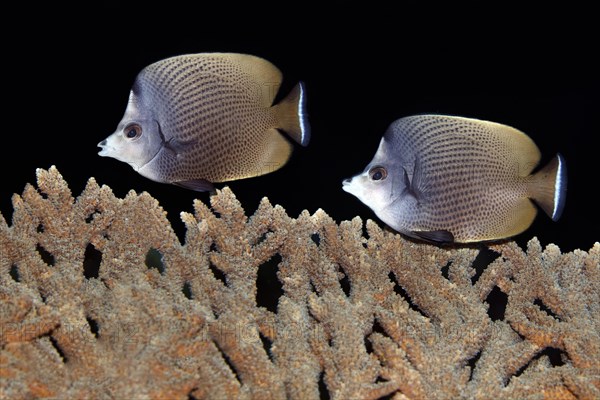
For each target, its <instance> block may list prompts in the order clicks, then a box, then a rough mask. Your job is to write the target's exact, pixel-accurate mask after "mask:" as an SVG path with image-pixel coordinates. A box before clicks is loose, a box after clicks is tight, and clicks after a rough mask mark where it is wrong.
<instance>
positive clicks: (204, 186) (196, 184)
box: [173, 179, 215, 192]
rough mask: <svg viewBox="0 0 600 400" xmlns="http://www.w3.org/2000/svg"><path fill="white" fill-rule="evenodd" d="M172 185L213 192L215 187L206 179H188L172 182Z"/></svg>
mask: <svg viewBox="0 0 600 400" xmlns="http://www.w3.org/2000/svg"><path fill="white" fill-rule="evenodd" d="M173 184H174V185H177V186H181V187H182V188H186V189H190V190H195V191H196V192H214V191H215V187H214V186H213V184H212V183H211V182H209V181H207V180H206V179H192V180H189V181H179V182H173Z"/></svg>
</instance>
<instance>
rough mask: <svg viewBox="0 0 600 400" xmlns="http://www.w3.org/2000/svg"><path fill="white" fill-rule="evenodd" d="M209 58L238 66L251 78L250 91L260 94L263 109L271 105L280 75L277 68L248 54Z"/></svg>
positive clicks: (216, 54) (212, 54)
mask: <svg viewBox="0 0 600 400" xmlns="http://www.w3.org/2000/svg"><path fill="white" fill-rule="evenodd" d="M210 56H211V57H213V58H220V59H222V60H227V61H229V62H230V63H232V64H235V65H237V66H239V67H240V68H241V69H242V70H243V71H244V72H245V73H247V74H248V75H250V76H251V77H252V85H253V86H255V87H251V88H250V89H251V90H256V92H257V93H260V98H261V103H262V105H264V106H265V107H271V106H272V105H273V99H275V96H276V95H277V92H278V91H279V86H280V85H281V79H282V74H281V71H280V70H279V68H277V67H276V66H275V65H273V64H271V63H270V62H269V61H267V60H265V59H264V58H260V57H257V56H253V55H250V54H237V53H211V54H210Z"/></svg>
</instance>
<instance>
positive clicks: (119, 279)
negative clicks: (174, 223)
mask: <svg viewBox="0 0 600 400" xmlns="http://www.w3.org/2000/svg"><path fill="white" fill-rule="evenodd" d="M37 174H38V189H36V188H34V187H33V186H30V185H28V186H27V187H26V188H25V190H24V192H23V194H22V196H16V195H15V196H14V198H13V204H14V214H13V220H12V224H11V225H10V226H9V225H8V224H7V222H6V221H5V220H4V218H2V217H1V216H0V304H1V311H0V323H1V330H0V345H1V351H0V379H1V380H0V397H2V398H44V397H51V398H74V399H75V398H95V399H109V398H131V399H134V398H157V399H167V398H168V399H204V398H216V399H220V398H239V399H246V398H259V399H263V398H273V399H284V398H292V399H317V398H320V397H327V396H329V397H330V398H333V399H348V398H357V399H358V398H361V399H376V398H380V397H384V396H389V397H390V398H394V399H450V398H452V399H460V398H464V399H489V398H503V399H511V398H513V399H516V398H518V399H523V398H536V399H538V398H548V399H550V398H564V399H571V398H582V399H592V398H600V362H599V360H600V329H599V328H600V267H599V264H600V244H598V243H596V244H595V245H594V247H593V248H592V249H591V250H590V251H589V252H584V251H579V250H577V251H574V252H572V253H567V254H561V252H560V250H559V249H558V248H557V247H556V246H554V245H549V246H547V247H546V248H545V249H542V247H541V246H540V243H539V242H538V241H537V239H532V240H531V241H530V242H529V244H528V246H527V250H526V251H523V250H522V249H521V248H519V247H518V246H517V245H516V244H515V243H514V242H509V243H503V244H495V245H490V246H488V247H487V248H486V247H481V248H473V247H462V248H439V247H436V246H432V245H428V244H419V243H414V242H412V241H408V240H405V239H404V238H402V237H401V236H399V235H397V234H394V233H392V232H389V231H386V230H382V229H381V228H379V227H378V226H377V225H376V224H375V223H374V222H372V221H367V223H366V232H363V228H364V227H365V226H363V223H362V221H361V220H360V219H359V218H355V219H353V220H352V221H344V222H341V223H340V224H339V225H338V224H336V223H335V222H334V221H333V220H332V219H331V218H330V217H328V216H327V214H325V212H323V211H321V210H319V211H317V212H316V213H315V214H313V215H310V214H309V213H308V212H303V213H302V214H300V215H299V216H298V218H296V219H294V218H290V217H289V216H288V215H287V214H286V212H285V210H284V209H283V208H281V207H279V206H275V207H273V206H271V204H269V201H268V200H267V199H263V201H262V202H261V203H260V206H259V208H258V210H257V211H256V212H255V213H254V215H253V216H251V217H250V218H248V217H247V216H246V215H245V213H244V210H243V209H242V207H241V205H240V204H239V203H238V201H237V200H236V198H235V197H234V195H233V193H232V192H231V191H230V190H229V189H228V188H225V189H223V190H221V191H219V192H218V193H217V194H216V195H214V196H212V198H211V205H212V210H211V209H210V208H209V207H207V206H206V205H205V204H203V203H202V202H199V201H196V202H195V203H194V214H193V215H192V214H189V213H182V214H181V218H182V220H183V222H184V223H185V225H186V227H187V231H186V236H185V243H184V244H181V243H180V242H179V240H178V238H177V236H176V235H175V232H174V231H173V228H172V227H171V225H170V224H169V222H168V220H167V218H166V214H165V212H164V211H163V210H162V209H161V207H160V206H159V204H158V202H157V201H156V200H154V199H153V198H152V197H150V195H148V194H147V193H142V194H140V195H138V194H136V193H134V192H130V193H129V194H128V195H127V196H126V197H125V198H124V199H118V198H116V197H115V196H114V195H113V194H112V192H111V190H110V189H109V188H108V187H106V186H102V187H99V186H98V185H97V184H96V182H95V181H94V179H90V180H89V182H88V184H87V186H86V188H85V190H84V191H83V193H82V194H81V195H80V196H79V197H77V199H73V197H72V194H71V192H70V190H69V189H68V187H67V184H66V183H65V182H64V180H63V179H62V177H61V176H60V174H59V173H58V171H57V170H56V169H55V168H53V167H52V168H50V169H49V170H48V171H45V170H38V173H37ZM486 254H487V255H488V256H490V255H493V256H496V259H495V260H494V261H492V262H491V263H490V264H489V265H487V266H485V267H478V266H477V265H478V260H479V259H480V258H482V257H483V256H484V255H486ZM275 277H276V278H275ZM492 298H495V299H500V300H502V299H505V300H506V304H505V306H504V307H501V308H500V310H499V311H498V310H496V311H494V312H492V310H491V309H489V308H490V307H491V305H490V304H489V303H493V302H492V300H491V299H492ZM492 305H493V306H496V304H492Z"/></svg>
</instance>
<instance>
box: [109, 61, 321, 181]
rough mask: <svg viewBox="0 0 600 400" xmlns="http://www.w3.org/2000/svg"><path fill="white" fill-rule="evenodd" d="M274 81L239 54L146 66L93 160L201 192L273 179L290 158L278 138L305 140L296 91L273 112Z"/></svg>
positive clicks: (271, 72) (273, 74)
mask: <svg viewBox="0 0 600 400" xmlns="http://www.w3.org/2000/svg"><path fill="white" fill-rule="evenodd" d="M281 79H282V76H281V72H280V71H279V70H278V69H277V68H276V67H275V66H274V65H273V64H271V63H270V62H268V61H266V60H264V59H261V58H259V57H255V56H251V55H245V54H230V53H206V54H191V55H183V56H177V57H172V58H168V59H165V60H161V61H159V62H156V63H154V64H151V65H149V66H148V67H146V68H144V69H143V70H142V71H141V72H140V73H139V74H138V76H137V78H136V80H135V83H134V85H133V87H132V90H131V93H130V96H129V102H128V105H127V109H126V111H125V115H124V116H123V119H122V120H121V122H120V123H119V125H118V127H117V130H116V132H115V133H113V134H112V135H111V136H109V137H108V138H107V139H106V140H104V141H102V142H101V143H99V146H100V147H101V148H102V150H101V151H100V153H99V154H100V155H101V156H107V157H113V158H116V159H118V160H120V161H124V162H127V163H129V164H130V165H131V166H132V167H133V168H134V169H135V170H136V171H137V172H139V173H140V174H141V175H143V176H145V177H147V178H149V179H152V180H155V181H158V182H165V183H174V184H177V185H180V186H184V187H187V188H190V189H194V190H200V191H204V190H211V189H212V183H213V182H225V181H231V180H235V179H242V178H248V177H253V176H259V175H263V174H266V173H269V172H272V171H274V170H276V169H279V168H281V167H282V166H283V165H284V164H285V163H286V162H287V160H288V159H289V157H290V155H291V152H292V144H291V143H290V142H289V141H288V140H287V139H286V138H285V137H284V135H283V134H282V133H281V132H280V131H283V132H285V133H286V134H287V135H288V136H289V137H290V138H292V139H293V140H295V141H297V142H298V143H300V144H302V145H304V146H306V145H307V144H308V142H309V139H310V128H309V125H308V122H307V118H306V112H305V95H304V86H303V84H302V83H299V84H298V85H297V86H296V87H295V88H294V89H293V90H292V91H291V93H290V94H289V95H288V96H287V97H286V98H284V99H283V100H282V101H281V102H279V104H276V105H273V100H274V98H275V96H276V95H277V91H278V89H279V86H280V84H281Z"/></svg>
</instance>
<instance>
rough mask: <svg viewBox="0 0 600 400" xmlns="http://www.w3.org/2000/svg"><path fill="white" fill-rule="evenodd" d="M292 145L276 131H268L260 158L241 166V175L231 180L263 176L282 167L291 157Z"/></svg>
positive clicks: (260, 151)
mask: <svg viewBox="0 0 600 400" xmlns="http://www.w3.org/2000/svg"><path fill="white" fill-rule="evenodd" d="M292 148H293V147H292V144H291V143H290V142H289V141H288V140H287V139H286V138H285V137H283V135H282V134H281V133H280V132H279V131H278V130H277V129H274V128H273V129H268V130H267V131H266V132H265V135H264V139H263V141H262V145H261V148H260V150H259V151H258V154H260V157H259V158H257V159H254V161H252V162H249V163H248V164H245V165H243V167H242V168H243V171H244V173H243V174H240V175H238V176H236V177H235V178H233V179H242V178H251V177H254V176H260V175H265V174H268V173H271V172H274V171H277V170H278V169H279V168H281V167H283V166H284V165H285V164H286V163H287V162H288V160H289V159H290V156H291V155H292Z"/></svg>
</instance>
